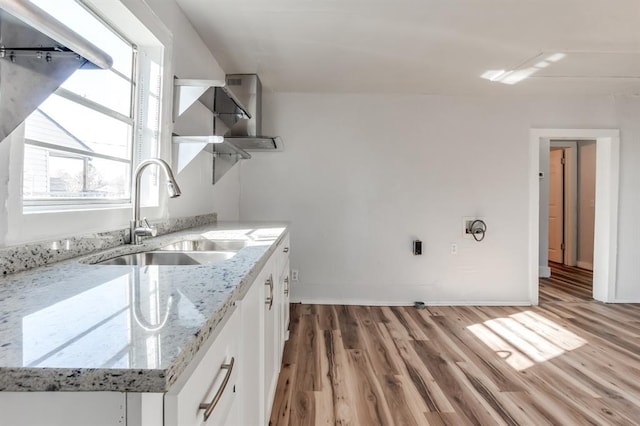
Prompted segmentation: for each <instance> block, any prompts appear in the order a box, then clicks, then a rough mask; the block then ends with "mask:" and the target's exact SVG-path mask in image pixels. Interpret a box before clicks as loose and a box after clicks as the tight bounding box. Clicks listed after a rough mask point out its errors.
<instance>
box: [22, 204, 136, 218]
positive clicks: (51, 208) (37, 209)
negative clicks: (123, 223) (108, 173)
mask: <svg viewBox="0 0 640 426" xmlns="http://www.w3.org/2000/svg"><path fill="white" fill-rule="evenodd" d="M131 208H132V207H131V203H119V204H83V205H78V204H74V205H66V206H65V205H32V206H23V207H22V214H23V215H32V214H46V213H67V212H88V211H104V210H124V209H127V210H131Z"/></svg>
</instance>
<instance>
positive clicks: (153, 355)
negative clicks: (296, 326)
mask: <svg viewBox="0 0 640 426" xmlns="http://www.w3.org/2000/svg"><path fill="white" fill-rule="evenodd" d="M285 234H286V225H283V224H264V223H263V224H250V223H218V224H213V225H206V226H200V227H197V228H192V229H188V230H184V231H180V232H175V233H171V234H167V235H164V236H162V237H157V238H153V239H149V240H146V241H145V242H144V243H143V245H141V246H131V245H124V246H119V247H116V248H113V249H110V250H106V251H103V252H100V253H96V254H92V255H90V256H84V257H79V258H74V259H70V260H66V261H63V262H59V263H54V264H51V265H47V266H42V267H39V268H36V269H32V270H29V271H25V272H19V273H16V274H10V275H7V276H4V277H0V391H119V392H164V391H166V390H167V389H168V388H169V387H170V386H171V385H172V384H173V383H175V381H176V380H177V378H178V375H179V374H180V373H181V372H182V371H183V370H184V369H185V368H186V367H187V365H188V364H189V362H190V361H191V360H192V359H193V358H194V356H195V354H196V353H197V351H198V349H200V347H201V346H202V345H203V344H204V342H205V341H206V340H207V338H208V337H209V336H211V334H212V333H214V332H215V331H216V326H217V325H218V324H219V323H220V321H221V320H222V319H223V318H224V317H225V314H227V313H228V312H229V311H230V310H232V309H234V302H235V301H236V300H239V299H240V298H242V297H243V296H244V294H245V293H246V291H247V290H248V288H249V286H250V285H251V283H252V282H253V281H254V280H255V278H256V276H257V274H258V273H259V272H260V270H261V269H262V267H263V266H264V264H265V262H266V260H267V259H268V258H269V256H270V255H271V253H273V251H274V250H275V247H276V245H277V243H278V242H279V241H280V239H281V238H283V236H284V235H285ZM199 236H202V237H205V238H209V239H224V240H245V241H246V244H247V245H246V247H244V248H242V249H240V250H239V251H238V253H237V254H236V255H235V256H234V257H232V258H231V259H228V260H225V261H223V262H221V263H216V264H212V265H194V266H112V265H108V266H107V265H94V264H91V263H93V262H96V261H100V260H104V259H109V258H112V257H115V256H118V255H121V254H127V253H132V252H138V251H147V250H151V249H155V248H159V247H162V246H164V245H166V244H170V243H172V242H175V241H179V240H182V239H185V238H193V237H199Z"/></svg>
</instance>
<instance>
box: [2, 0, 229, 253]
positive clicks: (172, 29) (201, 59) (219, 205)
mask: <svg viewBox="0 0 640 426" xmlns="http://www.w3.org/2000/svg"><path fill="white" fill-rule="evenodd" d="M93 1H94V3H95V4H96V5H98V7H107V8H109V7H112V6H110V3H111V4H112V3H113V0H93ZM123 3H124V4H125V5H126V6H127V7H128V8H129V10H131V11H132V12H133V13H134V14H136V16H137V17H138V18H139V19H141V20H142V21H143V22H145V24H149V23H153V25H152V28H150V30H152V31H154V34H156V36H158V35H159V34H160V35H163V34H168V37H169V45H170V46H169V49H168V50H167V53H168V55H169V58H168V59H169V60H168V61H167V63H166V64H165V65H168V66H167V69H166V72H167V73H168V75H167V77H168V81H171V80H172V76H173V75H174V73H175V74H177V75H179V76H180V77H183V78H204V79H220V78H224V71H223V70H222V69H221V68H220V66H219V65H218V63H217V62H216V60H215V58H214V57H213V55H212V54H211V52H210V51H209V50H208V49H207V47H206V46H205V45H204V42H203V41H202V40H201V39H200V37H199V36H198V34H197V33H196V31H195V30H194V29H193V27H192V26H191V24H190V23H189V21H188V20H187V18H186V17H185V16H184V14H183V13H182V11H181V10H180V8H179V7H178V6H177V4H176V3H175V1H174V0H146V3H147V4H148V5H149V7H150V8H151V9H149V7H148V6H146V5H145V3H144V2H143V1H142V0H123ZM105 5H106V6H105ZM154 14H155V15H156V16H157V17H159V18H160V20H161V21H160V22H158V21H157V20H155V21H154V20H153V19H152V18H153V15H154ZM141 15H145V16H144V17H143V16H141ZM151 21H154V22H151ZM165 36H166V35H165ZM171 45H172V48H171ZM166 95H167V96H166V98H165V99H166V101H167V102H169V103H171V102H172V88H171V87H167V92H166ZM170 112H171V107H170V105H168V108H167V109H165V111H164V114H163V120H164V127H163V131H164V135H163V142H162V143H163V148H162V152H163V154H162V156H163V157H164V158H168V157H170V155H171V154H170V152H171V142H170V134H171V130H172V127H173V124H172V120H171V117H170V115H171V114H170ZM0 150H1V151H2V157H1V158H0V162H1V163H0V166H2V167H0V185H1V186H0V247H1V246H5V245H13V244H19V243H24V242H29V241H37V240H42V239H47V238H55V237H62V236H68V235H74V234H79V233H86V232H95V231H103V230H110V229H116V228H122V227H126V226H127V225H128V221H129V219H130V216H131V209H130V208H120V209H111V210H102V211H88V212H80V213H72V212H63V213H48V214H30V215H23V213H22V205H21V197H22V196H21V185H22V151H23V150H22V137H21V135H20V134H19V132H18V134H16V135H14V137H10V138H8V139H7V140H5V141H4V142H2V143H1V144H0ZM9 151H10V153H11V155H10V156H9V155H6V154H7V152H9ZM211 160H212V157H211V154H208V153H205V152H203V153H201V154H199V155H198V156H197V157H196V158H195V160H194V161H193V162H192V163H191V164H190V165H189V166H188V167H187V168H186V169H185V170H184V171H183V172H181V173H180V174H179V175H178V176H177V180H178V182H179V184H180V186H181V189H182V193H183V195H182V196H181V197H180V198H177V199H171V200H167V201H166V203H167V205H168V207H162V206H161V207H160V208H155V209H143V215H146V216H148V217H149V218H150V219H154V218H155V219H157V218H167V217H183V216H192V215H197V214H205V213H211V212H213V211H216V210H219V211H221V212H222V213H221V215H220V216H219V218H220V219H222V220H237V219H238V208H239V207H238V206H239V178H238V175H237V172H235V175H234V173H231V176H230V178H229V179H227V180H226V181H225V182H223V183H222V184H220V185H216V186H212V184H211V174H212V162H211ZM234 176H235V178H234ZM162 198H163V199H165V200H166V198H165V197H164V196H163V197H162ZM52 224H55V226H52Z"/></svg>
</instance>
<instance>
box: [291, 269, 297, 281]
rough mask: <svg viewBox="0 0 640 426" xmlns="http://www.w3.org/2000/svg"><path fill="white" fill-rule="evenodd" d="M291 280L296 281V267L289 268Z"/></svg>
mask: <svg viewBox="0 0 640 426" xmlns="http://www.w3.org/2000/svg"><path fill="white" fill-rule="evenodd" d="M291 281H298V270H297V269H292V270H291Z"/></svg>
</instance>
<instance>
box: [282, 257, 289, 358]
mask: <svg viewBox="0 0 640 426" xmlns="http://www.w3.org/2000/svg"><path fill="white" fill-rule="evenodd" d="M280 277H281V283H282V284H281V285H282V288H281V289H280V290H281V293H282V299H281V302H280V327H281V329H280V332H281V338H282V339H281V342H280V346H281V347H280V352H281V354H280V355H281V356H280V361H282V351H283V350H284V342H285V341H287V340H289V298H290V295H291V274H290V273H289V259H288V258H287V259H286V262H285V264H284V267H283V268H282V271H281V272H280Z"/></svg>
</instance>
